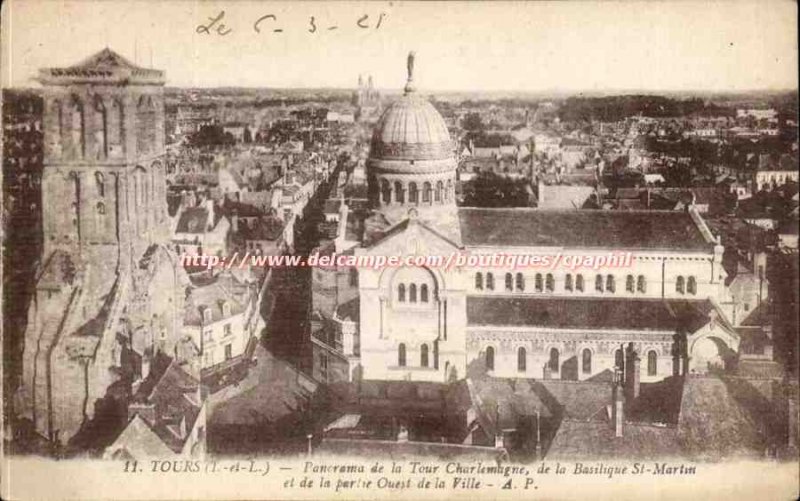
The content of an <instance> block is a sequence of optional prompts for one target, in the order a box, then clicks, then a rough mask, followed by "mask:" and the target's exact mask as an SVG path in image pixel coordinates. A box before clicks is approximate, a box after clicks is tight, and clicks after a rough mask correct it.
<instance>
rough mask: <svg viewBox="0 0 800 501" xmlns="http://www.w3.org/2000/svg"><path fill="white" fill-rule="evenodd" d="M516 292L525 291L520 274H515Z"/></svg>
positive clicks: (523, 280)
mask: <svg viewBox="0 0 800 501" xmlns="http://www.w3.org/2000/svg"><path fill="white" fill-rule="evenodd" d="M517 290H518V291H524V290H525V277H524V276H523V275H522V273H517Z"/></svg>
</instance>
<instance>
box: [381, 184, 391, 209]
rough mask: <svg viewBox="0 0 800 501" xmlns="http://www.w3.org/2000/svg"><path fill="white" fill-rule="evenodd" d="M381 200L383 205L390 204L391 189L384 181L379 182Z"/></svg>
mask: <svg viewBox="0 0 800 501" xmlns="http://www.w3.org/2000/svg"><path fill="white" fill-rule="evenodd" d="M381 198H382V199H383V203H385V204H388V203H391V202H392V187H391V185H390V184H389V181H387V180H385V179H384V180H382V181H381Z"/></svg>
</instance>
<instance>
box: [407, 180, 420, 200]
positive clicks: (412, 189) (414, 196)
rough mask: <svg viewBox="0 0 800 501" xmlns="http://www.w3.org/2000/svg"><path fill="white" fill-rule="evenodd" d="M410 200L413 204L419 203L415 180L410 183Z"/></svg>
mask: <svg viewBox="0 0 800 501" xmlns="http://www.w3.org/2000/svg"><path fill="white" fill-rule="evenodd" d="M408 201H409V203H412V204H416V203H419V193H418V192H417V183H415V182H413V181H412V182H410V183H408Z"/></svg>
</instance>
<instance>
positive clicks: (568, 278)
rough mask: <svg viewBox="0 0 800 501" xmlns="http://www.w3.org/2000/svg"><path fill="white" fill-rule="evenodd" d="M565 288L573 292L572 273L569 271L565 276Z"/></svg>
mask: <svg viewBox="0 0 800 501" xmlns="http://www.w3.org/2000/svg"><path fill="white" fill-rule="evenodd" d="M564 290H565V291H570V292H572V274H571V273H567V275H566V276H565V277H564Z"/></svg>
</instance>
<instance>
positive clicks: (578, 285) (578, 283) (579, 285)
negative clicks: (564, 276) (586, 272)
mask: <svg viewBox="0 0 800 501" xmlns="http://www.w3.org/2000/svg"><path fill="white" fill-rule="evenodd" d="M575 290H576V291H578V292H583V275H581V274H578V275H575Z"/></svg>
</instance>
